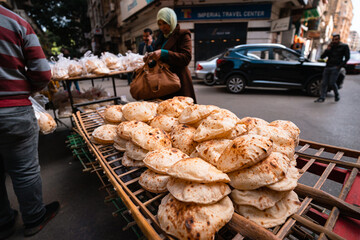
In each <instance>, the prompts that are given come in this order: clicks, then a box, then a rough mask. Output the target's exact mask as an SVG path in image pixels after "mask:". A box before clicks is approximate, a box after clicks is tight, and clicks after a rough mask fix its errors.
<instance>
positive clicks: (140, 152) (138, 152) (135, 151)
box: [126, 141, 149, 161]
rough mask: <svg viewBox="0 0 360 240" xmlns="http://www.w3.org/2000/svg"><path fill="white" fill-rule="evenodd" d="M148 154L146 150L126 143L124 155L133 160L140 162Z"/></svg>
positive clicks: (131, 143) (129, 142)
mask: <svg viewBox="0 0 360 240" xmlns="http://www.w3.org/2000/svg"><path fill="white" fill-rule="evenodd" d="M148 152H149V151H148V150H145V149H143V148H141V147H139V146H137V145H135V144H134V143H133V142H131V141H128V142H127V143H126V154H127V155H128V157H130V158H132V159H134V160H138V161H142V160H143V159H144V158H145V156H146V154H147V153H148Z"/></svg>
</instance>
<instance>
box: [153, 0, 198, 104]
mask: <svg viewBox="0 0 360 240" xmlns="http://www.w3.org/2000/svg"><path fill="white" fill-rule="evenodd" d="M157 23H158V26H159V29H160V31H161V33H160V36H159V37H158V40H157V41H156V42H155V49H157V50H155V51H154V52H152V53H150V54H149V57H150V58H151V59H154V60H160V61H162V62H164V63H167V64H169V66H170V70H171V71H172V72H173V73H175V74H176V75H178V77H179V78H180V82H181V89H180V90H179V91H177V92H176V93H174V94H171V95H168V96H166V97H162V99H169V98H172V97H174V96H185V97H191V98H193V99H194V102H195V103H196V98H195V92H194V86H193V84H192V78H191V74H190V70H189V68H188V67H187V66H188V65H189V63H190V60H191V49H192V46H191V35H190V31H189V30H183V29H180V26H179V24H177V17H176V14H175V12H174V10H172V9H170V8H167V7H164V8H162V9H160V10H159V12H158V14H157Z"/></svg>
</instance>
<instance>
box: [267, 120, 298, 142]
mask: <svg viewBox="0 0 360 240" xmlns="http://www.w3.org/2000/svg"><path fill="white" fill-rule="evenodd" d="M269 126H274V127H278V128H281V129H283V130H285V131H286V132H287V133H288V135H289V136H290V137H291V138H292V139H293V140H294V141H295V144H296V146H297V145H298V144H299V136H300V129H299V128H298V127H297V126H296V125H295V123H293V122H291V121H286V120H276V121H273V122H271V123H269Z"/></svg>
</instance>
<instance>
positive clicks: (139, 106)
mask: <svg viewBox="0 0 360 240" xmlns="http://www.w3.org/2000/svg"><path fill="white" fill-rule="evenodd" d="M156 109H157V103H153V102H130V103H127V104H125V105H124V106H123V108H122V112H123V114H124V117H125V118H126V120H128V121H132V120H136V121H142V122H147V121H150V120H151V119H153V118H154V117H155V115H156Z"/></svg>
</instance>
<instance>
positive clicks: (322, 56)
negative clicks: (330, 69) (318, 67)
mask: <svg viewBox="0 0 360 240" xmlns="http://www.w3.org/2000/svg"><path fill="white" fill-rule="evenodd" d="M329 51H330V50H328V49H326V50H325V52H323V54H321V56H320V58H321V59H324V58H326V57H328V56H329Z"/></svg>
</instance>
